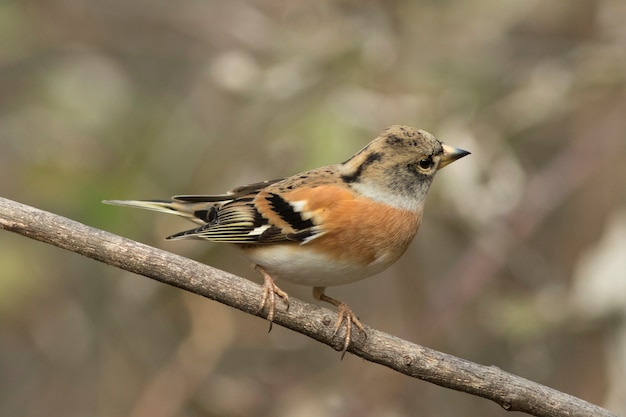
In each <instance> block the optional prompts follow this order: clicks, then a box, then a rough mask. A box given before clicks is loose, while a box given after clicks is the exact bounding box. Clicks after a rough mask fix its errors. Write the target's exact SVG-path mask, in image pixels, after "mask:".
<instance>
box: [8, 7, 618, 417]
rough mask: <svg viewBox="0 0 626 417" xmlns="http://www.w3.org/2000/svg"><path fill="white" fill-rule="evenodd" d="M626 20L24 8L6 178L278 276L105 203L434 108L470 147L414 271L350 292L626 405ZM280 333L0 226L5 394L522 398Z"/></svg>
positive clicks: (201, 253)
mask: <svg viewBox="0 0 626 417" xmlns="http://www.w3.org/2000/svg"><path fill="white" fill-rule="evenodd" d="M624 22H626V3H624V2H623V1H622V0H603V1H592V0H586V1H579V2H575V5H574V3H572V2H570V1H567V0H556V1H551V2H540V1H524V2H502V1H496V0H470V1H443V2H434V1H432V2H425V1H423V2H417V1H410V0H405V1H402V0H397V1H388V2H374V1H365V2H364V1H316V2H306V4H305V2H292V1H286V0H284V1H278V0H274V1H247V2H246V1H234V0H233V1H226V0H224V1H202V0H180V1H169V2H168V1H148V0H134V1H127V0H111V1H99V0H90V1H87V0H85V1H77V0H65V1H62V0H59V1H47V0H46V1H44V0H40V1H8V0H7V1H3V2H2V3H0V195H2V196H3V197H7V198H11V199H15V200H18V201H21V202H23V203H26V204H30V205H33V206H36V207H39V208H42V209H45V210H49V211H53V212H55V213H58V214H61V215H64V216H67V217H70V218H73V219H76V220H78V221H81V222H84V223H86V224H89V225H92V226H95V227H99V228H102V229H105V230H108V231H111V232H114V233H118V234H121V235H123V236H127V237H130V238H133V239H136V240H139V241H141V242H145V243H148V244H151V245H154V246H158V247H160V248H163V249H166V250H169V251H172V252H176V253H180V254H183V255H185V256H189V257H191V258H194V259H198V260H201V261H203V262H206V263H208V264H211V265H214V266H216V267H219V268H222V269H226V270H228V271H231V272H234V273H237V274H240V275H243V276H246V277H248V278H250V279H254V280H257V281H258V280H259V279H258V277H257V276H256V275H255V273H254V272H253V271H252V270H250V269H249V266H248V265H247V263H246V262H245V261H244V260H243V259H242V258H240V257H239V256H238V255H237V254H236V252H235V251H234V250H232V248H229V247H228V246H222V245H213V244H209V243H202V242H165V241H163V240H162V238H163V237H164V236H167V235H169V234H172V233H175V232H177V231H180V230H182V229H183V228H185V227H188V226H189V225H190V224H188V223H185V222H184V221H182V220H178V219H175V218H170V217H168V216H160V215H158V214H154V213H148V212H141V211H134V210H130V209H123V208H117V207H110V206H104V205H102V204H100V201H101V200H102V199H114V198H116V199H132V198H166V197H169V196H170V195H173V194H181V193H220V192H223V191H225V190H227V189H229V188H232V187H234V186H237V185H240V184H244V183H249V182H255V181H258V180H262V179H269V178H276V177H281V176H286V175H290V174H294V173H296V172H299V171H302V170H305V169H309V168H312V167H316V166H320V165H324V164H330V163H335V162H339V161H343V160H345V159H346V158H348V157H349V156H350V155H351V154H352V153H354V152H355V151H357V150H358V149H360V148H361V147H362V146H363V145H364V144H366V143H367V142H368V141H369V140H370V139H372V138H373V137H375V136H376V135H377V134H378V133H379V132H380V131H381V130H382V129H383V128H385V127H386V126H388V125H390V124H407V125H413V126H418V127H421V128H424V129H427V130H429V131H431V132H433V133H434V134H436V135H437V136H438V137H439V138H440V139H442V140H443V141H445V142H446V143H449V144H451V145H455V146H460V147H463V148H466V149H468V150H470V151H472V152H473V154H472V155H471V156H470V157H468V158H465V159H463V160H462V161H459V162H458V163H456V164H454V165H452V166H450V167H449V168H446V169H445V170H444V171H442V172H441V173H440V174H439V175H438V178H437V179H436V180H435V183H434V186H433V188H432V190H431V194H430V197H429V201H428V204H427V208H426V214H425V219H424V224H423V226H422V230H421V231H420V233H419V235H418V237H417V238H416V240H415V242H414V243H413V244H412V246H411V247H410V248H409V250H408V251H407V253H406V254H405V256H404V257H403V258H402V259H401V260H400V261H399V262H398V263H397V264H396V265H394V266H393V267H392V268H390V269H389V270H388V271H386V272H385V273H383V274H380V275H379V276H377V277H375V278H371V279H368V280H365V281H361V282H358V283H355V284H352V285H350V286H347V287H338V288H331V289H330V290H329V291H328V293H329V294H330V295H331V296H334V297H337V298H340V299H342V300H344V301H346V302H347V303H349V304H350V305H351V306H352V307H353V309H354V310H355V311H356V312H357V313H358V314H359V316H360V317H361V319H362V320H363V321H364V322H365V323H367V324H369V325H372V326H375V327H377V328H379V329H381V330H384V331H387V332H389V333H392V334H395V335H398V336H400V337H402V338H405V339H408V340H410V341H414V342H417V343H420V344H424V345H426V346H429V347H432V348H435V349H439V350H442V351H445V352H448V353H451V354H454V355H458V356H461V357H463V358H467V359H469V360H472V361H476V362H479V363H483V364H489V365H491V364H493V365H497V366H499V367H501V368H503V369H505V370H507V371H510V372H513V373H516V374H519V375H521V376H524V377H526V378H529V379H532V380H535V381H538V382H541V383H544V384H547V385H549V386H552V387H554V388H557V389H559V390H563V391H566V392H568V393H570V394H573V395H576V396H580V397H582V398H585V399H587V400H589V401H592V402H595V403H598V404H601V405H604V406H607V407H609V408H611V409H612V410H614V411H616V412H620V413H626V402H625V401H626V400H625V398H626V396H624V392H626V376H625V375H626V320H625V318H626V304H625V302H624V300H626V265H625V263H626V260H625V259H626V255H625V254H626V237H625V236H626V158H625V157H626V150H625V148H626V133H625V132H626V84H625V81H626V29H625V26H624ZM381 221H382V219H381ZM283 289H285V290H286V291H288V292H289V293H290V294H291V295H292V296H293V297H298V298H302V299H305V300H308V301H312V298H311V295H310V290H309V289H308V288H302V287H297V286H290V285H288V284H284V285H283ZM267 327H268V326H267V323H266V322H264V321H263V320H261V319H258V318H255V317H249V316H247V315H245V314H243V313H240V312H237V311H234V310H232V309H229V308H227V307H225V306H222V305H220V304H218V303H215V302H211V301H208V300H205V299H202V298H200V297H197V296H194V295H191V294H186V293H184V292H182V291H180V290H177V289H174V288H169V287H167V286H164V285H161V284H158V283H155V282H152V281H150V280H148V279H144V278H141V277H137V276H133V275H131V274H128V273H126V272H123V271H119V270H116V269H114V268H112V267H107V266H106V265H101V264H98V263H96V262H94V261H91V260H88V259H86V258H82V257H79V256H77V255H73V254H70V253H66V252H62V251H60V250H58V249H55V248H53V247H48V246H45V245H42V244H38V243H35V242H33V241H29V240H27V239H25V238H22V237H20V236H16V235H11V234H8V233H0V414H1V415H6V416H18V415H19V416H46V417H47V416H65V417H73V416H128V415H132V416H150V417H155V416H156V417H159V416H382V417H395V416H415V415H417V416H424V417H428V416H433V417H442V416H443V417H445V416H504V415H507V413H506V412H505V411H504V410H501V409H499V408H498V407H497V406H496V405H495V404H492V403H490V402H488V401H486V400H482V399H478V398H474V397H471V396H469V395H465V394H461V393H456V392H452V391H448V390H445V389H443V388H439V387H436V386H432V385H430V384H427V383H424V382H420V381H416V380H411V379H409V378H407V377H405V376H402V375H398V374H396V373H394V372H392V371H390V370H387V369H385V368H382V367H380V366H377V365H373V364H370V363H366V362H364V361H362V360H360V359H357V358H354V357H352V356H350V355H348V356H347V357H346V359H345V360H344V361H339V354H337V353H336V352H334V351H333V350H331V349H329V348H328V347H325V346H322V345H319V344H318V343H315V342H313V341H312V340H309V339H307V338H305V337H303V336H301V335H298V334H294V333H291V332H289V331H287V330H285V329H282V328H279V327H276V326H275V328H274V330H273V331H272V332H271V333H270V334H268V333H267Z"/></svg>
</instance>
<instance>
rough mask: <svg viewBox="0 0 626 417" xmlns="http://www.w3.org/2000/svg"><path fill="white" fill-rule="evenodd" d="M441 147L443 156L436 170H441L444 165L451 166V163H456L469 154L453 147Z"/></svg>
mask: <svg viewBox="0 0 626 417" xmlns="http://www.w3.org/2000/svg"><path fill="white" fill-rule="evenodd" d="M442 146H443V155H441V160H440V161H439V168H438V169H441V168H443V167H445V166H446V165H448V164H451V163H452V162H454V161H456V160H457V159H461V158H463V157H464V156H467V155H469V154H470V152H468V151H466V150H463V149H459V148H455V147H453V146H448V145H442Z"/></svg>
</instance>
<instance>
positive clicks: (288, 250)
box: [104, 126, 469, 354]
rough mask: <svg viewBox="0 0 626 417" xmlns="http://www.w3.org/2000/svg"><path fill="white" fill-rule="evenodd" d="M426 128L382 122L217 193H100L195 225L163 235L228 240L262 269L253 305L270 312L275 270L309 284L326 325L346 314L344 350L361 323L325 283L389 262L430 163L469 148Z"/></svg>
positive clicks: (410, 220)
mask: <svg viewBox="0 0 626 417" xmlns="http://www.w3.org/2000/svg"><path fill="white" fill-rule="evenodd" d="M468 154H469V152H467V151H464V150H462V149H458V148H453V147H451V146H448V145H444V144H443V143H441V142H440V141H439V140H437V139H436V138H435V137H434V136H433V135H432V134H430V133H428V132H426V131H423V130H418V129H415V128H413V127H407V126H391V127H390V128H388V129H387V130H385V131H384V132H383V133H381V135H380V136H378V137H377V138H376V139H374V140H373V141H372V142H371V143H370V144H368V145H367V146H365V147H364V148H363V149H361V150H360V151H359V152H357V153H356V154H355V155H354V156H353V157H351V158H350V159H348V160H347V161H345V162H342V163H340V164H335V165H328V166H325V167H321V168H316V169H312V170H310V171H307V172H304V173H301V174H296V175H294V176H291V177H288V178H284V179H276V180H271V181H264V182H259V183H256V184H251V185H245V186H242V187H239V188H235V189H234V190H232V191H229V192H227V193H226V194H219V195H179V196H175V197H172V199H171V200H146V201H136V200H109V201H104V203H107V204H115V205H120V206H129V207H139V208H143V209H148V210H154V211H160V212H164V213H171V214H176V215H178V216H181V217H184V218H186V219H188V220H191V221H192V222H194V223H196V224H198V225H199V227H198V228H195V229H191V230H187V231H184V232H180V233H177V234H175V235H172V236H170V237H168V238H167V239H203V240H209V241H212V242H225V243H231V244H234V245H235V246H236V247H238V248H239V249H240V250H241V251H242V252H243V255H244V256H245V257H246V258H248V259H249V260H250V261H252V262H253V264H254V266H255V269H256V270H257V271H259V273H260V274H261V275H262V276H263V279H264V292H263V298H262V301H261V305H260V307H259V311H260V310H262V309H263V308H265V307H267V309H268V313H267V319H268V320H269V321H270V323H271V321H272V320H273V318H274V310H275V305H276V297H275V296H276V295H277V296H278V297H280V298H282V299H283V301H284V302H285V303H286V305H287V308H288V307H289V298H288V296H287V294H286V293H285V292H284V291H282V290H281V289H280V288H279V287H278V286H277V285H276V284H275V282H274V279H278V280H283V281H288V282H292V283H295V284H301V285H308V286H311V287H313V296H314V297H315V298H316V299H317V300H321V301H326V302H328V303H330V304H332V305H334V306H336V307H337V309H338V312H339V317H338V319H337V321H336V323H335V333H337V331H338V329H339V327H340V326H341V324H342V323H344V322H345V330H346V333H345V338H344V345H343V354H345V352H346V350H347V349H348V346H349V344H350V339H351V334H352V333H351V332H352V324H354V325H356V326H357V327H358V328H359V329H360V330H361V331H364V329H363V325H362V324H361V322H360V321H359V319H358V318H357V317H356V316H355V314H354V313H353V312H352V310H351V309H350V307H348V305H347V304H345V303H343V302H342V301H338V300H336V299H334V298H331V297H329V296H327V295H326V294H325V293H324V290H325V289H326V287H332V286H335V285H343V284H348V283H351V282H354V281H358V280H361V279H363V278H366V277H368V276H371V275H374V274H377V273H379V272H381V271H383V270H384V269H386V268H387V267H389V266H390V265H391V264H393V263H394V262H395V261H396V260H397V259H398V258H400V256H401V255H402V254H403V253H404V251H405V250H406V248H407V246H408V245H409V243H410V242H411V241H412V240H413V237H414V236H415V233H416V232H417V229H418V228H419V226H420V223H421V221H422V213H423V210H424V202H425V200H426V194H427V193H428V189H429V188H430V184H431V182H432V180H433V178H434V176H435V173H436V172H437V171H438V170H440V169H441V168H443V167H445V166H446V165H448V164H450V163H451V162H454V161H456V160H457V159H459V158H462V157H464V156H466V155H468Z"/></svg>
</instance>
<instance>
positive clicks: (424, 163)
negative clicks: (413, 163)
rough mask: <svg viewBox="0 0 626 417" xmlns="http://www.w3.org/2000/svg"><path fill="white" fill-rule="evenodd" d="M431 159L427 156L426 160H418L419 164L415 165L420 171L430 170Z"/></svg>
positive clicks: (431, 165)
mask: <svg viewBox="0 0 626 417" xmlns="http://www.w3.org/2000/svg"><path fill="white" fill-rule="evenodd" d="M433 164H434V163H433V159H432V158H431V157H430V156H429V157H427V158H422V159H420V160H419V162H418V163H417V165H418V166H419V167H420V168H421V169H424V170H426V169H430V168H432V167H433Z"/></svg>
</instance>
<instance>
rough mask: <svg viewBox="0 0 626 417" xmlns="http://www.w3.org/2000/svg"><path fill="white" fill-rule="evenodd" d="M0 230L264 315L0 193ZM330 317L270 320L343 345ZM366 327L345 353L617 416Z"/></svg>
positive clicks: (495, 392) (510, 398) (523, 402)
mask: <svg viewBox="0 0 626 417" xmlns="http://www.w3.org/2000/svg"><path fill="white" fill-rule="evenodd" d="M0 229H5V230H8V231H11V232H15V233H18V234H21V235H24V236H26V237H29V238H31V239H35V240H38V241H41V242H45V243H48V244H51V245H54V246H58V247H60V248H63V249H66V250H69V251H71V252H75V253H79V254H81V255H84V256H87V257H89V258H92V259H95V260H97V261H100V262H103V263H106V264H108V265H112V266H115V267H118V268H122V269H125V270H127V271H130V272H134V273H136V274H140V275H144V276H146V277H148V278H152V279H155V280H157V281H160V282H163V283H166V284H169V285H173V286H175V287H178V288H182V289H184V290H187V291H190V292H193V293H195V294H198V295H202V296H204V297H207V298H209V299H211V300H216V301H219V302H220V303H223V304H226V305H228V306H231V307H234V308H237V309H239V310H241V311H244V312H246V313H249V314H254V315H257V316H259V317H264V316H265V312H264V311H261V312H257V311H256V310H257V307H258V305H259V304H260V302H261V294H262V290H261V287H260V286H259V285H257V284H255V283H253V282H251V281H249V280H247V279H244V278H241V277H238V276H236V275H232V274H229V273H227V272H224V271H221V270H219V269H215V268H212V267H209V266H207V265H204V264H201V263H199V262H196V261H193V260H190V259H187V258H184V257H181V256H178V255H174V254H172V253H169V252H165V251H163V250H159V249H156V248H153V247H150V246H147V245H144V244H141V243H138V242H134V241H132V240H129V239H126V238H123V237H120V236H117V235H114V234H111V233H108V232H105V231H102V230H98V229H95V228H92V227H89V226H86V225H84V224H81V223H78V222H75V221H73V220H70V219H67V218H64V217H61V216H58V215H55V214H52V213H49V212H46V211H42V210H39V209H36V208H33V207H29V206H26V205H23V204H20V203H17V202H14V201H11V200H7V199H4V198H1V197H0ZM279 306H280V304H279ZM279 306H277V307H279ZM335 320H336V313H335V312H333V311H331V310H328V309H326V308H323V307H319V306H317V305H313V304H308V303H305V302H302V301H300V300H298V299H295V298H290V307H289V310H288V311H285V310H284V309H281V308H277V311H276V316H275V319H274V323H276V324H278V325H280V326H284V327H287V328H289V329H291V330H294V331H296V332H299V333H302V334H304V335H306V336H309V337H311V338H313V339H315V340H317V341H319V342H321V343H324V344H326V345H328V346H330V347H332V348H334V349H335V350H341V349H342V344H343V335H342V334H339V335H333V327H334V323H335ZM365 330H366V332H367V338H365V337H364V336H363V335H362V334H360V333H359V332H355V333H354V334H353V341H352V343H351V345H350V347H349V349H348V351H349V352H351V353H353V354H354V355H357V356H360V357H361V358H363V359H366V360H368V361H371V362H375V363H378V364H381V365H384V366H387V367H389V368H391V369H394V370H396V371H398V372H401V373H403V374H405V375H408V376H411V377H414V378H418V379H421V380H424V381H428V382H432V383H434V384H437V385H440V386H442V387H446V388H450V389H454V390H457V391H462V392H466V393H469V394H472V395H476V396H479V397H483V398H486V399H490V400H492V401H494V402H496V403H497V404H499V405H500V406H502V407H503V408H504V409H505V410H509V411H522V412H525V413H528V414H530V415H533V416H538V417H565V416H568V417H583V416H584V417H591V416H594V417H609V416H611V417H617V415H616V414H614V413H612V412H610V411H608V410H605V409H603V408H600V407H598V406H596V405H593V404H590V403H588V402H586V401H584V400H581V399H579V398H576V397H573V396H571V395H568V394H565V393H562V392H560V391H557V390H554V389H552V388H549V387H546V386H543V385H541V384H538V383H535V382H532V381H529V380H527V379H524V378H522V377H519V376H516V375H513V374H510V373H508V372H505V371H503V370H501V369H499V368H497V367H495V366H484V365H479V364H476V363H473V362H470V361H467V360H464V359H461V358H457V357H455V356H452V355H448V354H445V353H441V352H438V351H435V350H432V349H428V348H426V347H423V346H419V345H416V344H413V343H410V342H407V341H405V340H402V339H400V338H397V337H395V336H392V335H389V334H386V333H384V332H381V331H378V330H376V329H373V328H371V327H369V326H365Z"/></svg>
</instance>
